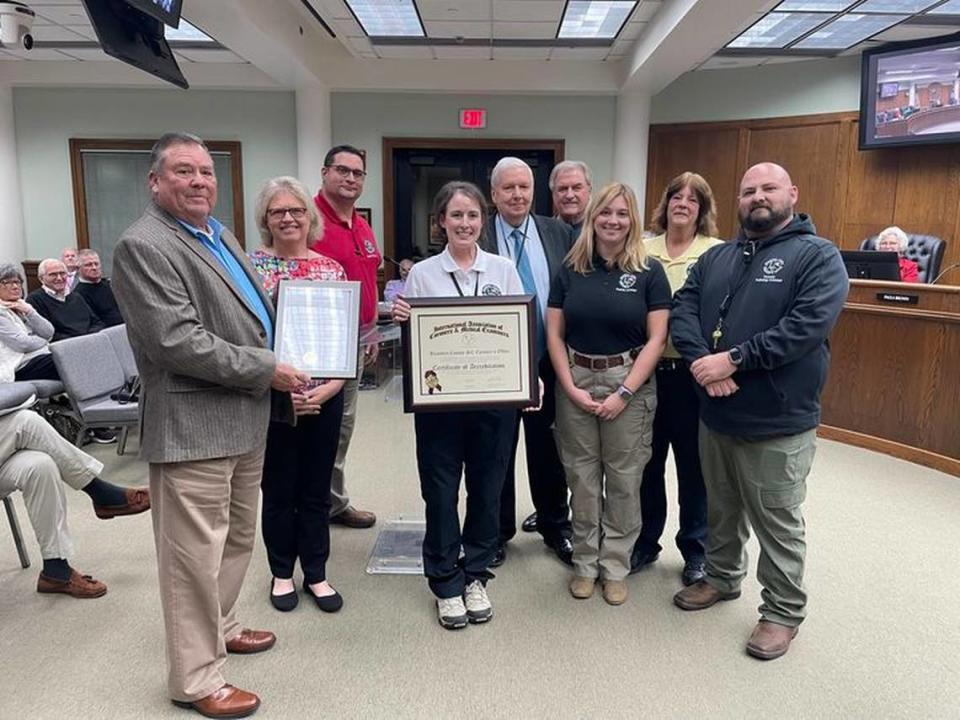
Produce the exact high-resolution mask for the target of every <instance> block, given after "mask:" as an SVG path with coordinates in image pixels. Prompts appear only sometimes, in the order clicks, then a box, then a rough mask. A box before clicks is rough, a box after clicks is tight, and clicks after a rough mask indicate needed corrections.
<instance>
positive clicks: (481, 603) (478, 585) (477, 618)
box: [463, 580, 493, 623]
mask: <svg viewBox="0 0 960 720" xmlns="http://www.w3.org/2000/svg"><path fill="white" fill-rule="evenodd" d="M463 597H464V600H466V605H467V618H468V619H469V620H470V622H472V623H485V622H486V621H487V620H489V619H490V618H492V617H493V606H492V605H490V598H488V597H487V589H486V588H485V587H484V586H483V583H482V582H480V581H479V580H474V581H473V582H472V583H470V584H469V585H467V589H466V590H464V593H463Z"/></svg>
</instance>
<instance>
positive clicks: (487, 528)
mask: <svg viewBox="0 0 960 720" xmlns="http://www.w3.org/2000/svg"><path fill="white" fill-rule="evenodd" d="M484 207H485V200H484V197H483V194H482V193H481V192H480V189H479V188H477V187H476V186H475V185H473V184H472V183H467V182H459V181H455V182H450V183H447V184H446V185H444V186H443V187H442V188H441V189H440V192H438V193H437V196H436V198H435V199H434V204H433V212H434V217H436V218H437V225H438V226H439V227H440V231H441V233H442V234H443V235H444V236H445V238H446V241H447V245H446V247H445V248H444V250H443V252H442V253H440V254H439V255H435V256H434V257H431V258H429V259H427V260H424V261H422V262H419V263H417V264H416V265H414V266H413V268H412V269H411V270H410V274H409V275H408V276H407V283H406V287H405V289H404V297H407V298H415V297H457V296H460V297H478V296H482V295H523V284H522V283H521V282H520V276H519V275H518V274H517V271H516V268H514V266H513V263H511V262H510V261H509V260H508V259H506V258H503V257H500V256H498V255H492V254H490V253H486V252H484V251H483V250H481V249H480V248H479V247H478V246H477V240H478V239H479V237H480V233H481V231H482V229H483V223H484ZM409 318H410V305H409V304H407V303H406V302H405V301H404V299H403V298H397V299H396V300H395V301H394V304H393V319H394V320H396V321H397V322H405V321H406V320H408V319H409ZM515 419H516V411H514V410H466V411H455V412H441V413H436V412H418V413H417V414H416V415H415V417H414V427H415V430H416V438H417V468H418V470H419V473H420V490H421V494H422V495H423V500H424V502H425V503H426V515H427V531H426V535H425V536H424V539H423V572H424V575H426V576H427V581H428V582H429V584H430V590H431V591H433V594H434V595H435V596H436V598H437V614H438V618H439V621H440V624H441V625H442V626H443V627H445V628H447V629H450V630H454V629H458V628H463V627H466V625H467V623H468V622H471V623H482V622H486V621H487V620H489V619H490V618H492V617H493V608H492V607H491V605H490V600H489V598H488V597H487V592H486V583H487V580H489V579H490V578H492V577H493V575H492V574H491V573H490V571H489V570H488V569H487V568H488V566H489V564H490V561H491V560H492V559H493V555H494V553H495V552H496V549H497V532H498V523H499V520H498V518H499V512H500V490H501V488H502V486H503V481H504V478H505V477H506V470H507V463H508V462H509V459H510V451H511V450H512V447H513V427H514V424H515ZM461 475H463V476H464V477H465V480H466V486H467V514H466V518H465V520H464V523H463V527H462V528H461V526H460V517H459V515H458V512H457V501H458V499H459V494H460V477H461ZM461 549H462V556H461Z"/></svg>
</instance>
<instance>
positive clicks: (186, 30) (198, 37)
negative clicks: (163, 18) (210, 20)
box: [163, 17, 216, 43]
mask: <svg viewBox="0 0 960 720" xmlns="http://www.w3.org/2000/svg"><path fill="white" fill-rule="evenodd" d="M163 34H164V37H166V38H167V40H168V41H169V40H180V41H182V42H208V43H215V42H216V40H214V39H213V38H212V37H210V36H209V35H207V34H206V33H205V32H204V31H203V30H200V29H198V28H195V27H194V26H193V25H191V24H190V23H188V22H187V21H186V20H184V19H183V18H182V17H181V18H180V27H178V28H172V27H170V26H169V25H164V26H163Z"/></svg>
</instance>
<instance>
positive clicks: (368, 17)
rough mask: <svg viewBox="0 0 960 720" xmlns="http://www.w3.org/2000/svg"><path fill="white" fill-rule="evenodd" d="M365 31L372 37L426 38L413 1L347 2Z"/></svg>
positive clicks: (348, 0) (378, 0)
mask: <svg viewBox="0 0 960 720" xmlns="http://www.w3.org/2000/svg"><path fill="white" fill-rule="evenodd" d="M346 3H347V5H348V6H349V8H350V10H351V11H352V12H353V15H354V17H356V18H357V22H359V23H360V26H361V27H362V28H363V31H364V32H365V33H366V34H367V35H369V36H371V37H424V36H425V35H426V33H425V32H424V31H423V23H421V22H420V15H419V14H417V8H416V6H415V5H414V4H413V0H346Z"/></svg>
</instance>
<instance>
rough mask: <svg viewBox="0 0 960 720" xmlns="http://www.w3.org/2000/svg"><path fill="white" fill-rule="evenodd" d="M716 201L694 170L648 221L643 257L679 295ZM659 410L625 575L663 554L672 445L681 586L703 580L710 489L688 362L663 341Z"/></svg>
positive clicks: (712, 221) (708, 238)
mask: <svg viewBox="0 0 960 720" xmlns="http://www.w3.org/2000/svg"><path fill="white" fill-rule="evenodd" d="M716 217H717V211H716V204H715V202H714V200H713V191H712V190H711V189H710V185H708V184H707V181H706V180H704V179H703V178H702V177H701V176H700V175H698V174H697V173H694V172H685V173H681V174H680V175H678V176H677V177H675V178H674V179H673V180H671V181H670V183H669V184H668V185H667V187H666V189H665V190H664V191H663V196H662V197H661V198H660V203H659V204H658V205H657V208H656V210H654V211H653V218H652V221H651V225H652V228H653V230H654V231H656V232H657V233H658V235H657V236H656V237H654V238H651V239H650V240H647V254H648V255H649V256H650V257H653V258H656V259H657V260H659V261H660V263H661V265H663V268H664V270H665V271H666V273H667V280H668V281H669V282H670V290H671V292H672V293H676V292H677V290H679V289H680V288H681V287H683V284H684V282H686V279H687V272H688V271H689V270H690V268H691V267H692V266H693V264H694V263H695V262H696V261H697V259H698V258H699V257H700V256H701V255H702V254H703V253H705V252H706V251H707V250H709V249H710V248H711V247H713V246H714V245H719V244H720V243H721V242H722V241H721V240H718V239H717V238H716V237H714V236H715V235H716V234H717V226H716ZM656 378H657V411H656V415H655V417H654V421H653V447H652V450H653V454H652V456H651V458H650V461H649V462H648V463H647V465H646V467H645V468H644V471H643V481H642V483H641V486H640V508H641V519H642V527H641V531H640V537H639V538H637V542H636V544H635V545H634V547H633V555H632V557H631V563H630V572H631V573H635V572H637V571H639V570H642V569H643V568H644V567H645V566H646V565H649V564H650V563H652V562H654V561H655V560H656V559H657V557H658V556H659V555H660V550H661V547H660V542H659V541H660V536H661V535H662V534H663V528H664V525H665V524H666V520H667V497H666V489H665V470H666V463H667V450H668V449H669V448H670V446H671V445H673V456H674V461H675V463H676V466H677V485H678V488H677V489H678V496H679V500H680V531H679V532H678V533H677V537H676V543H677V548H678V549H679V550H680V553H681V554H682V555H683V560H684V566H683V575H682V579H683V584H684V585H691V584H693V583H695V582H697V581H698V580H702V579H703V578H704V576H705V575H704V541H705V539H706V535H707V492H706V489H705V488H704V484H703V473H702V472H701V470H700V453H699V450H698V448H697V429H698V423H699V411H700V407H699V401H698V399H697V394H696V390H695V387H696V383H695V382H694V380H693V377H692V376H691V374H690V369H689V368H688V367H687V364H686V363H685V362H684V361H683V360H682V359H681V358H680V354H679V353H678V352H677V351H676V350H675V349H674V347H673V343H672V342H670V341H669V340H668V341H667V348H666V350H665V351H664V353H663V357H662V358H661V360H660V361H659V362H658V363H657V369H656Z"/></svg>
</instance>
